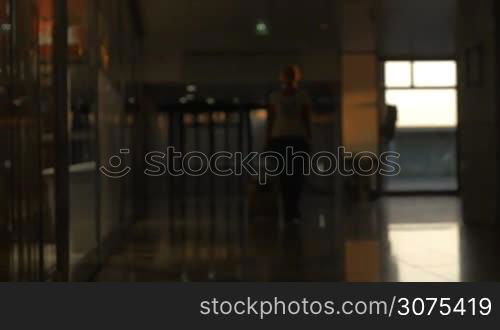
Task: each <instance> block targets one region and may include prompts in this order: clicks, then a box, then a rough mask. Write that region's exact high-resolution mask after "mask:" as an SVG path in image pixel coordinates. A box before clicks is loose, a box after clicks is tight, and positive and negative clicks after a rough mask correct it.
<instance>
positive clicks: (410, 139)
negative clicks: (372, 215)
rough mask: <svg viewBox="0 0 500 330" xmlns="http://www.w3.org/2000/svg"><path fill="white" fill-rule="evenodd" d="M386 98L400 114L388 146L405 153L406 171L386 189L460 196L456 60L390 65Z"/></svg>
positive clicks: (402, 160)
mask: <svg viewBox="0 0 500 330" xmlns="http://www.w3.org/2000/svg"><path fill="white" fill-rule="evenodd" d="M384 94H385V103H386V104H387V105H391V106H395V107H397V110H398V120H397V124H396V132H395V136H394V139H393V140H392V141H391V142H390V144H389V146H388V148H389V150H391V151H396V152H398V153H399V154H400V155H401V156H400V167H401V173H400V174H399V175H398V176H395V177H389V178H386V179H385V180H384V191H385V192H386V193H443V192H446V193H452V192H457V191H458V188H459V187H458V178H457V172H458V171H457V139H456V133H457V124H458V114H457V64H456V61H454V60H438V61H431V60H420V61H385V62H384Z"/></svg>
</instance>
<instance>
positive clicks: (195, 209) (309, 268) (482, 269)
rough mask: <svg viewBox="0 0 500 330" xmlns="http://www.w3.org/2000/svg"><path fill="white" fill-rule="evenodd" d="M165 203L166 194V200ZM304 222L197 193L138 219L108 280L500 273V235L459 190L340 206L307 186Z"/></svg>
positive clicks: (485, 276)
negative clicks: (473, 215)
mask: <svg viewBox="0 0 500 330" xmlns="http://www.w3.org/2000/svg"><path fill="white" fill-rule="evenodd" d="M163 204H164V203H163ZM303 204H304V207H303V209H304V210H303V211H304V212H303V214H304V219H303V223H302V224H301V226H300V227H299V229H297V230H294V229H283V228H282V227H281V226H280V221H279V216H278V217H276V216H275V217H272V216H268V217H262V216H261V217H256V218H252V217H249V212H248V204H247V201H246V198H239V197H235V196H229V197H225V198H218V199H217V200H216V201H214V200H213V198H212V199H211V202H210V198H208V197H205V198H197V199H196V198H192V199H189V200H187V201H184V202H179V203H176V204H173V205H175V207H174V208H173V209H171V208H170V209H169V208H162V207H159V208H158V209H157V212H154V216H152V218H151V219H148V220H145V221H140V222H138V223H137V224H136V225H135V226H134V227H133V228H132V229H131V231H130V234H129V238H128V243H127V245H126V246H124V248H123V249H122V250H120V251H118V252H117V253H116V254H114V255H113V256H112V257H111V258H110V259H109V261H108V263H107V264H106V265H105V267H104V268H103V270H102V271H101V272H100V273H99V274H98V276H97V280H99V281H477V280H500V265H499V262H498V260H500V258H499V257H500V239H497V238H499V235H497V233H496V231H495V230H493V229H492V228H489V227H488V228H473V229H472V228H469V229H467V228H465V227H464V226H463V225H462V224H461V215H460V214H461V213H460V201H459V199H458V198H455V197H390V198H383V199H381V200H380V201H378V202H366V203H357V204H354V205H350V206H345V207H342V208H341V209H340V208H338V207H337V208H336V207H334V203H333V202H332V198H331V197H328V196H321V195H313V194H308V195H307V196H306V197H305V198H304V201H303Z"/></svg>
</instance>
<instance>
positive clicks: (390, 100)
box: [384, 61, 457, 127]
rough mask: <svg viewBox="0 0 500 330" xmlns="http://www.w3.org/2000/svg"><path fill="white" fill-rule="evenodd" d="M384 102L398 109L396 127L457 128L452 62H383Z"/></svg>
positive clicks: (454, 76)
mask: <svg viewBox="0 0 500 330" xmlns="http://www.w3.org/2000/svg"><path fill="white" fill-rule="evenodd" d="M384 67H385V87H386V94H385V98H386V103H387V104H390V105H395V106H397V108H398V123H397V126H398V127H456V126H457V90H456V86H457V68H456V63H455V62H454V61H414V62H410V61H388V62H385V65H384Z"/></svg>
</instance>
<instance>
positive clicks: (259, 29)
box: [255, 21, 269, 36]
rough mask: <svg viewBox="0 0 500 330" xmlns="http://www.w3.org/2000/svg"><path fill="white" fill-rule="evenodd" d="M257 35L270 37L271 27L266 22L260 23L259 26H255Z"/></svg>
mask: <svg viewBox="0 0 500 330" xmlns="http://www.w3.org/2000/svg"><path fill="white" fill-rule="evenodd" d="M255 33H256V34H257V35H258V36H267V35H269V26H268V25H267V23H266V22H264V21H258V22H257V24H255Z"/></svg>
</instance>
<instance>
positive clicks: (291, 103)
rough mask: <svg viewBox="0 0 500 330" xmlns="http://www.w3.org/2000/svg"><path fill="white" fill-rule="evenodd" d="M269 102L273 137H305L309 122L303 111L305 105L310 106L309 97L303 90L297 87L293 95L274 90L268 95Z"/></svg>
mask: <svg viewBox="0 0 500 330" xmlns="http://www.w3.org/2000/svg"><path fill="white" fill-rule="evenodd" d="M270 104H271V105H272V106H273V107H274V125H273V130H272V132H271V135H272V137H273V138H279V137H287V136H299V137H307V131H308V127H307V126H308V125H309V123H307V122H306V121H305V120H304V115H303V113H304V112H303V111H304V107H305V106H309V107H310V106H311V99H310V98H309V95H308V94H307V93H306V92H305V91H303V90H300V89H299V90H297V92H296V93H295V94H294V95H283V93H282V92H281V91H279V92H274V93H272V94H271V96H270Z"/></svg>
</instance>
